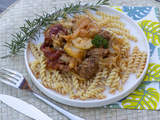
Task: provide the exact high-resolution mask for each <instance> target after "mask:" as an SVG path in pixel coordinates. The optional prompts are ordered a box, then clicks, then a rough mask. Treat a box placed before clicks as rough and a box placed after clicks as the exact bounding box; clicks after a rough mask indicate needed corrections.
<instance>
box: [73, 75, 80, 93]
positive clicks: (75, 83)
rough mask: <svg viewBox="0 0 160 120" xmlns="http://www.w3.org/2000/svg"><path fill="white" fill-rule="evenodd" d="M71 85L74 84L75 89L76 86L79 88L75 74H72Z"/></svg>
mask: <svg viewBox="0 0 160 120" xmlns="http://www.w3.org/2000/svg"><path fill="white" fill-rule="evenodd" d="M72 79H73V86H74V88H75V89H76V90H77V89H78V88H79V82H78V79H77V78H76V77H75V76H73V78H72Z"/></svg>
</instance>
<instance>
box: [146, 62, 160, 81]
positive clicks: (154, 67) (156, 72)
mask: <svg viewBox="0 0 160 120" xmlns="http://www.w3.org/2000/svg"><path fill="white" fill-rule="evenodd" d="M143 81H160V64H156V63H150V64H149V67H148V70H147V73H146V76H145V77H144V79H143Z"/></svg>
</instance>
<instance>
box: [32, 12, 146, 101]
mask: <svg viewBox="0 0 160 120" xmlns="http://www.w3.org/2000/svg"><path fill="white" fill-rule="evenodd" d="M43 34H44V37H45V39H44V42H43V43H39V44H34V43H32V42H30V43H29V47H30V50H31V52H32V54H33V56H34V57H35V59H34V60H33V61H32V62H30V63H29V65H30V68H31V71H32V73H33V74H34V76H35V77H36V78H37V79H39V78H40V79H41V83H42V84H43V85H44V86H45V87H46V88H49V89H52V90H54V91H56V92H58V93H60V94H63V95H68V96H69V98H71V99H80V100H86V99H104V98H106V97H107V96H106V94H104V91H105V90H106V88H108V89H107V90H108V91H107V92H109V94H115V93H116V92H122V91H123V85H124V84H125V82H127V79H128V77H129V75H130V74H135V75H136V78H139V77H140V76H141V74H142V72H143V70H144V67H145V64H146V59H147V53H146V52H145V51H141V50H140V49H139V48H138V46H136V45H135V46H134V48H133V50H131V49H130V48H131V47H130V46H131V45H130V41H132V42H137V41H138V38H137V37H136V35H132V34H131V33H130V30H129V29H127V28H125V23H123V22H122V21H121V20H120V16H118V15H110V14H107V13H105V12H102V11H96V14H92V13H91V12H90V11H86V12H85V14H75V15H74V17H72V18H70V17H68V16H67V17H66V19H60V20H59V21H58V22H54V23H53V24H51V25H49V26H47V27H46V29H45V30H44V32H43Z"/></svg>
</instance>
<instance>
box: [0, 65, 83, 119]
mask: <svg viewBox="0 0 160 120" xmlns="http://www.w3.org/2000/svg"><path fill="white" fill-rule="evenodd" d="M2 70H3V71H2ZM1 78H5V79H7V80H4V79H1ZM0 81H1V82H3V83H5V84H7V85H10V86H12V87H15V88H17V89H21V90H27V91H29V92H31V93H32V94H33V95H35V96H36V97H37V98H39V99H41V100H42V101H44V102H45V103H47V104H48V105H50V106H51V107H53V108H54V109H56V110H57V111H59V112H60V113H62V114H63V115H65V116H66V117H68V118H70V119H71V120H84V119H83V118H80V117H78V116H76V115H74V114H72V113H70V112H68V111H66V110H64V109H62V108H60V107H58V106H57V105H55V104H53V103H51V102H50V101H48V100H47V99H45V98H43V97H41V96H39V95H38V94H36V93H35V92H34V91H33V90H32V89H31V87H30V86H29V84H28V82H27V80H26V79H25V78H24V76H23V75H22V74H21V73H19V72H17V71H14V70H10V69H7V68H3V67H1V70H0Z"/></svg>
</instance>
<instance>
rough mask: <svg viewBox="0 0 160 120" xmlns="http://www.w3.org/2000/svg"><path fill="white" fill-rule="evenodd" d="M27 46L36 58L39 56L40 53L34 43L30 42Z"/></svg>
mask: <svg viewBox="0 0 160 120" xmlns="http://www.w3.org/2000/svg"><path fill="white" fill-rule="evenodd" d="M29 47H30V49H31V52H32V54H33V56H34V57H35V58H37V59H38V58H39V57H40V54H39V52H38V49H37V47H36V46H35V44H34V43H31V42H30V43H29Z"/></svg>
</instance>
